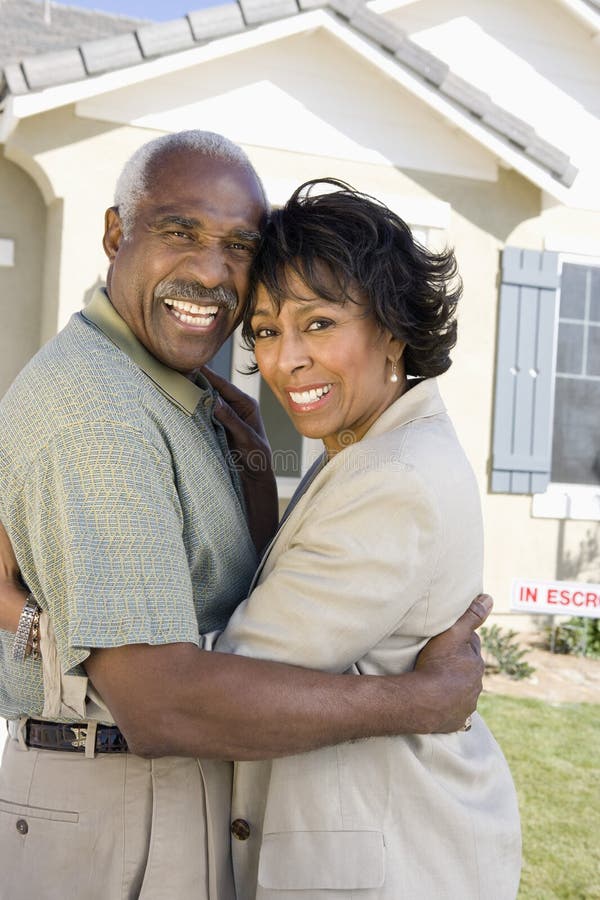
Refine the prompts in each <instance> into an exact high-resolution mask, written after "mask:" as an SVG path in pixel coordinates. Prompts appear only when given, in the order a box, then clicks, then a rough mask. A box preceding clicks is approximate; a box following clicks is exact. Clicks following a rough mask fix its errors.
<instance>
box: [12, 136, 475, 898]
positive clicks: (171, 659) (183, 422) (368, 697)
mask: <svg viewBox="0 0 600 900" xmlns="http://www.w3.org/2000/svg"><path fill="white" fill-rule="evenodd" d="M266 215H267V208H266V201H265V196H264V192H263V189H262V186H261V183H260V181H259V179H258V177H257V175H256V173H255V172H254V170H253V169H252V166H251V165H250V163H249V161H248V159H247V158H246V156H245V155H244V154H243V153H242V151H241V150H240V149H239V148H238V147H236V146H235V145H233V144H231V143H230V142H229V141H227V140H226V139H224V138H221V137H219V136H216V135H211V134H208V133H204V132H182V133H180V134H175V135H171V136H166V137H163V138H159V139H158V140H155V141H152V142H150V143H149V144H147V145H145V146H144V147H142V148H141V149H140V150H139V151H138V152H137V153H136V154H135V155H134V157H133V158H132V159H131V160H130V161H129V163H128V164H127V165H126V166H125V169H124V171H123V173H122V175H121V177H120V179H119V182H118V185H117V190H116V197H115V206H113V207H111V208H110V209H109V210H108V211H107V214H106V229H105V235H104V248H105V251H106V254H107V256H108V259H109V271H108V278H107V289H106V291H98V292H97V293H96V295H95V296H94V298H93V299H92V301H91V303H90V304H89V305H88V307H86V309H84V310H83V312H81V313H78V314H76V315H74V316H73V317H72V319H71V320H70V322H69V323H68V325H67V326H66V327H65V328H64V329H63V331H62V332H61V333H60V334H59V335H58V336H57V337H56V338H54V339H53V340H52V341H51V342H50V343H49V344H48V345H46V346H45V347H44V348H42V350H41V351H40V352H39V353H38V354H37V355H36V357H34V359H33V360H32V361H31V362H30V363H29V365H28V366H27V367H26V368H25V369H24V370H23V372H22V373H21V374H20V376H19V377H18V378H17V380H16V381H15V383H14V385H13V386H12V388H11V389H10V390H9V392H8V394H7V395H6V396H5V398H4V399H3V401H2V403H1V404H0V435H1V436H0V518H1V519H2V521H3V522H4V524H5V526H6V529H7V532H8V534H9V536H10V539H11V541H12V543H13V546H14V548H15V552H16V557H17V559H18V565H19V567H20V569H21V572H22V577H23V579H24V581H25V582H26V584H27V585H28V587H29V589H30V590H31V591H32V593H33V596H34V597H35V599H36V601H37V602H38V603H39V604H40V606H41V607H42V609H43V610H44V611H45V613H46V614H47V615H44V616H42V622H41V625H42V639H43V643H42V654H41V658H40V657H39V656H38V655H36V654H35V653H31V654H29V655H26V654H25V653H21V654H19V653H17V657H18V658H17V659H16V660H15V659H13V656H12V649H13V648H12V640H13V637H14V636H13V635H11V634H9V633H4V634H3V635H2V642H1V645H0V646H1V653H2V656H1V660H0V662H1V675H2V680H1V685H0V713H1V714H2V715H4V716H6V717H7V718H9V719H10V720H11V721H10V738H11V739H10V740H8V741H7V745H6V749H5V754H4V759H3V764H2V768H1V769H0V872H1V876H0V878H1V887H0V895H1V896H6V897H11V898H23V900H24V898H27V900H29V898H31V897H44V898H54V897H56V898H61V900H67V898H81V897H86V898H87V900H91V898H96V897H97V898H102V900H107V898H108V900H112V898H115V900H116V898H134V897H141V898H145V900H154V898H163V897H164V898H169V900H170V898H174V897H181V898H186V900H187V898H191V897H197V898H211V900H229V898H233V897H234V896H235V893H234V888H233V883H232V879H231V867H230V862H229V852H228V850H229V840H228V839H229V828H230V822H229V799H230V789H231V781H230V779H231V766H230V764H229V763H227V762H224V760H232V759H245V760H251V759H261V758H268V757H274V756H282V755H286V754H291V753H298V752H302V751H305V750H310V749H312V748H316V747H320V746H323V745H327V744H333V743H338V742H342V741H348V740H353V739H357V738H361V737H366V736H371V735H385V734H396V733H412V732H428V731H434V730H438V731H450V730H456V729H457V728H458V727H460V724H461V723H462V722H463V721H464V718H465V716H466V714H467V713H469V712H470V711H471V710H472V709H473V708H474V705H475V702H476V696H477V693H478V691H479V689H480V678H481V662H480V660H479V659H478V658H477V655H476V654H475V653H473V649H472V646H471V644H470V640H471V635H472V628H473V627H475V626H476V625H477V624H480V618H479V615H481V614H484V612H483V606H481V605H477V604H476V605H475V606H474V607H472V611H471V612H470V613H467V614H466V615H465V616H464V617H463V619H462V620H461V621H460V623H459V624H458V625H457V626H455V628H454V629H453V630H451V632H449V633H447V634H446V635H444V636H441V637H440V638H437V639H436V640H435V641H434V642H431V643H430V644H429V645H428V647H427V648H426V650H425V651H424V654H423V656H422V658H421V660H420V664H419V666H418V668H417V669H416V670H415V672H411V673H409V674H407V675H403V676H399V677H396V678H384V677H360V678H351V677H345V676H331V675H326V674H323V673H321V672H313V671H309V670H303V669H298V668H294V667H288V666H284V665H277V664H273V663H268V662H262V661H257V660H252V659H247V658H243V657H235V656H229V655H226V654H219V653H209V652H204V651H202V650H201V649H199V632H205V631H209V630H213V629H220V628H222V627H223V626H224V625H225V623H226V621H227V619H228V617H229V615H230V613H231V612H232V610H233V609H234V607H235V605H236V604H237V603H238V602H239V600H240V599H241V598H243V597H244V596H245V593H246V590H247V588H248V584H249V582H250V579H251V577H252V574H253V571H254V569H255V567H256V564H257V553H256V550H255V544H256V545H257V546H260V545H262V544H263V543H264V541H265V539H266V537H267V533H268V531H269V525H268V522H269V518H270V517H269V514H268V509H267V513H266V514H264V511H263V509H262V507H261V504H260V503H259V502H257V498H256V494H255V493H254V494H253V493H252V491H251V489H249V488H248V484H244V479H243V473H240V472H239V471H237V467H236V466H233V465H232V464H231V458H230V456H229V455H228V452H227V451H228V444H227V435H226V432H225V429H224V428H223V426H222V424H221V423H220V422H219V421H218V419H217V416H216V415H215V404H216V403H218V402H219V401H218V400H217V399H216V396H215V392H214V390H213V389H212V387H211V385H210V384H209V382H208V381H207V380H206V378H205V377H204V376H203V375H202V374H199V373H198V369H199V368H200V367H201V366H203V365H204V364H205V363H207V362H208V361H209V360H210V359H211V358H212V357H213V356H214V354H215V353H216V352H217V350H218V349H219V347H220V346H221V344H222V343H223V341H224V340H225V339H226V338H227V336H228V335H229V334H230V333H231V331H232V330H233V328H234V326H235V324H236V321H237V318H238V316H239V311H240V304H241V303H243V301H244V298H245V294H246V291H247V285H248V274H249V269H250V265H251V261H252V256H253V252H254V249H255V247H256V244H257V242H258V240H259V238H260V231H261V228H262V226H263V224H264V221H265V218H266ZM221 415H223V413H221ZM234 430H238V431H239V429H234ZM245 433H246V435H250V438H251V437H252V429H249V430H248V429H246V431H245ZM256 439H257V440H258V441H259V442H260V435H258V436H257V438H256ZM263 487H264V486H263ZM266 505H267V507H268V504H266ZM247 514H248V515H249V516H250V520H251V523H252V528H253V531H251V527H249V525H248V521H247ZM253 537H254V540H253ZM22 630H23V629H21V631H22ZM29 636H30V634H29V633H28V637H29ZM34 637H35V635H34ZM44 641H45V643H44ZM21 657H23V658H21ZM115 722H116V723H117V725H115V724H114V723H115ZM63 723H67V724H66V725H65V724H63ZM199 760H201V761H199Z"/></svg>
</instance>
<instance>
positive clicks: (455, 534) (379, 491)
mask: <svg viewBox="0 0 600 900" xmlns="http://www.w3.org/2000/svg"><path fill="white" fill-rule="evenodd" d="M325 181H326V182H327V183H326V184H323V182H320V183H319V182H309V183H307V184H306V185H303V186H302V187H301V188H299V189H298V190H297V191H296V192H295V193H294V195H293V196H292V198H291V199H290V201H289V202H288V203H287V204H286V206H285V207H284V208H283V209H282V210H279V211H276V212H275V213H274V214H273V218H272V221H271V223H270V224H269V226H268V228H267V232H266V235H265V238H264V241H263V243H262V246H261V249H260V251H259V254H258V258H257V260H256V265H255V270H254V281H253V287H252V290H251V295H250V301H249V304H248V307H247V309H246V313H245V319H244V335H245V337H246V339H247V341H248V343H249V344H250V346H251V347H252V348H253V349H254V352H255V356H256V361H257V363H258V367H259V369H260V372H261V374H262V376H263V378H264V379H265V381H266V382H267V383H268V385H269V387H270V388H271V390H272V391H273V393H274V394H275V395H276V397H277V398H278V400H279V402H280V403H281V404H282V406H283V407H284V409H285V410H286V412H287V413H288V415H289V416H290V418H291V420H292V422H293V423H294V425H295V427H296V428H297V429H298V431H299V432H300V433H301V434H303V435H305V436H307V437H311V438H320V439H322V441H323V443H324V448H325V452H324V454H323V457H322V459H321V460H320V461H319V462H318V463H316V464H315V466H314V467H313V469H312V470H311V472H310V473H309V474H308V476H307V477H306V478H305V480H304V482H303V484H302V485H301V487H300V489H299V491H298V492H297V494H296V496H295V497H294V498H293V500H292V503H291V505H290V509H289V511H288V513H287V515H286V517H285V518H284V521H283V523H282V524H281V526H280V528H279V531H278V533H277V536H276V538H275V540H274V542H273V544H272V545H271V547H270V550H269V551H268V553H267V554H266V556H265V557H264V559H263V561H262V564H261V567H260V568H259V571H258V573H257V576H256V579H255V587H254V589H253V591H252V593H251V596H250V597H249V598H248V599H247V600H246V601H244V602H243V603H242V604H241V605H240V606H239V607H238V609H237V611H236V612H235V613H234V615H233V617H232V619H231V620H230V622H229V625H228V626H227V628H226V630H225V632H224V633H223V634H222V635H221V637H220V638H219V640H218V642H217V645H216V647H217V649H218V650H220V651H223V652H234V653H240V654H245V655H248V656H253V657H261V658H264V659H270V660H278V661H282V662H287V663H295V664H297V665H300V666H309V667H312V668H321V669H324V670H329V671H332V672H344V671H348V672H358V673H369V674H388V673H399V672H407V671H410V670H411V669H412V668H413V665H414V662H415V658H416V656H417V654H418V652H419V650H420V649H421V648H422V647H423V645H424V644H425V642H426V641H427V640H428V638H429V637H431V636H432V635H435V634H438V633H439V632H441V631H443V630H444V629H445V628H447V627H448V625H450V624H451V623H452V622H453V621H454V620H455V619H456V618H457V616H458V615H459V614H460V613H461V612H462V610H463V609H464V607H465V606H466V605H467V604H468V602H469V599H470V598H471V597H472V596H473V595H475V594H477V593H478V592H479V591H480V590H481V579H482V556H483V553H482V526H481V514H480V504H479V497H478V491H477V486H476V483H475V478H474V475H473V473H472V470H471V467H470V466H469V463H468V462H467V459H466V457H465V454H464V452H463V450H462V448H461V446H460V444H459V442H458V439H457V437H456V434H455V432H454V429H453V427H452V423H451V422H450V419H449V418H448V415H447V413H446V411H445V408H444V404H443V402H442V400H441V398H440V394H439V392H438V386H437V382H436V380H435V376H437V375H441V374H442V373H443V372H445V371H446V369H448V367H449V366H450V357H449V351H450V350H451V348H452V347H453V346H454V343H455V337H456V323H455V319H454V313H455V307H456V303H457V300H458V297H459V293H460V289H459V287H458V286H457V285H456V279H455V275H456V265H455V259H454V256H453V254H452V253H451V252H448V253H442V254H439V255H437V254H433V253H430V252H429V251H427V250H426V249H425V248H424V247H422V246H420V245H419V244H417V243H416V242H415V241H414V239H413V237H412V235H411V232H410V229H409V228H408V227H407V225H406V224H405V223H404V222H403V221H402V220H401V219H399V218H398V217H397V216H396V215H395V214H394V213H393V212H391V211H390V210H389V209H387V208H386V207H385V206H383V205H381V204H380V203H378V202H376V201H374V200H373V199H371V198H369V197H366V196H364V195H361V194H359V193H357V192H356V191H354V190H352V189H351V188H349V187H348V186H346V185H344V184H343V183H341V182H338V181H335V180H331V179H326V180H325ZM319 184H323V187H325V188H326V189H327V190H328V191H329V192H328V193H320V194H316V195H315V194H314V193H312V192H313V191H314V190H315V188H316V187H318V186H319ZM331 191H332V192H331ZM232 817H233V819H235V820H237V821H238V822H242V823H246V822H247V823H249V825H250V829H249V837H248V832H247V831H246V829H245V828H242V829H241V831H240V834H239V835H238V836H239V837H241V838H244V840H234V841H233V858H234V869H235V872H236V881H237V887H238V898H239V900H251V898H256V900H267V898H278V900H284V898H285V900H302V898H306V900H309V898H310V900H317V898H318V900H330V898H333V897H340V898H342V897H344V898H348V900H350V898H355V900H356V898H358V897H361V898H365V900H374V898H377V900H384V898H385V900H401V898H406V900H420V898H422V900H433V898H435V900H442V898H448V900H456V898H461V900H475V898H480V900H511V898H514V897H515V896H516V893H517V888H518V882H519V871H520V831H519V816H518V809H517V801H516V796H515V791H514V787H513V783H512V779H511V776H510V773H509V770H508V767H507V764H506V762H505V760H504V757H503V755H502V752H501V751H500V748H499V747H498V745H497V743H496V742H495V740H494V738H493V737H492V735H491V734H490V732H489V730H488V729H487V727H486V725H485V724H484V722H483V721H482V719H481V717H480V716H479V715H477V714H476V713H475V714H474V715H473V717H472V722H471V727H470V729H469V730H466V731H463V732H459V733H455V734H439V735H419V736H408V737H406V736H403V737H395V738H373V739H371V740H367V741H362V742H358V743H353V744H345V745H342V746H337V747H332V748H330V749H325V750H319V751H315V752H312V753H306V754H303V755H301V756H296V757H288V758H285V759H278V760H274V761H273V762H268V763H267V762H265V763H239V764H238V765H237V767H236V775H235V790H234V799H233V816H232ZM234 835H235V832H234ZM246 838H247V839H246Z"/></svg>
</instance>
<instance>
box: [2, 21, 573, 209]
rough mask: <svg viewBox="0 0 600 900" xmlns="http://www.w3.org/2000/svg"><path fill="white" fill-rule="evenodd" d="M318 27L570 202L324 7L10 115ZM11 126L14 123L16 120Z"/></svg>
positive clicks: (17, 105) (58, 93) (82, 85)
mask: <svg viewBox="0 0 600 900" xmlns="http://www.w3.org/2000/svg"><path fill="white" fill-rule="evenodd" d="M315 28H324V29H326V30H327V31H329V33H330V34H332V35H333V36H334V37H336V38H337V39H338V40H340V41H341V42H342V43H344V44H345V45H346V46H347V47H349V48H350V49H351V50H354V51H355V52H356V53H358V54H359V55H361V56H362V57H364V58H365V59H366V60H368V61H369V62H370V63H371V64H372V65H374V66H375V67H376V68H377V69H379V71H380V72H382V73H383V74H384V75H386V76H387V77H388V78H391V79H392V81H394V82H395V83H396V84H399V85H401V86H402V87H404V88H405V89H406V90H408V91H409V92H410V93H411V94H412V95H413V96H414V97H417V99H419V100H421V101H423V102H424V103H425V104H427V105H428V106H430V107H431V108H432V109H434V110H435V111H436V112H437V113H439V115H441V116H442V117H443V118H444V119H446V120H447V121H448V122H450V123H451V124H453V125H455V126H456V127H457V128H459V129H460V130H461V131H462V132H464V133H465V134H467V135H468V136H469V137H471V138H472V139H473V140H474V141H476V142H477V143H479V144H481V145H483V146H484V147H485V148H486V149H488V150H489V151H490V152H491V153H492V154H494V156H496V157H498V158H499V159H500V160H502V161H503V162H504V163H506V164H507V165H508V166H510V167H512V168H514V169H515V170H516V171H517V172H520V174H521V175H523V176H524V177H525V178H527V179H528V180H529V181H531V182H532V183H533V184H535V185H537V186H538V187H539V188H541V189H542V190H543V191H546V192H547V193H548V194H550V195H551V196H552V197H554V198H555V199H557V200H559V201H560V202H561V203H565V204H568V198H569V196H570V191H569V189H568V188H566V187H564V186H563V185H561V184H559V183H558V182H557V181H556V180H555V179H554V178H553V177H552V176H551V175H550V173H549V172H548V171H546V170H545V169H544V168H543V167H541V166H539V165H537V164H536V163H534V162H533V161H532V160H530V159H527V158H526V157H525V156H524V155H523V153H522V152H521V151H519V150H517V149H516V148H515V149H513V148H512V147H511V146H510V144H509V143H508V141H507V140H505V139H503V138H501V137H500V136H496V135H495V134H494V133H493V132H492V131H490V130H489V129H488V128H486V127H485V126H484V125H481V124H479V123H478V121H477V120H476V119H474V118H473V117H472V116H470V115H469V113H468V112H466V111H464V112H463V111H462V110H461V109H459V108H458V107H456V106H455V105H454V104H453V103H452V102H451V101H450V100H448V99H446V97H444V96H443V95H442V94H441V93H440V91H439V90H438V89H437V88H435V87H433V86H431V85H428V84H427V83H426V82H425V81H424V80H423V79H422V78H421V77H420V76H418V75H416V74H414V73H412V72H410V71H409V70H407V69H405V68H404V67H403V66H401V65H400V64H399V63H398V62H396V60H395V59H394V58H393V57H390V55H389V54H388V53H385V52H384V51H383V50H382V49H381V48H380V47H379V46H378V45H375V44H374V43H372V42H371V41H370V40H369V39H367V38H364V37H361V36H360V35H358V34H355V33H354V32H353V31H352V30H351V29H349V28H348V27H346V26H345V25H343V24H342V23H341V22H340V21H339V20H338V19H336V18H335V17H334V16H332V15H331V14H330V13H328V12H326V11H325V10H322V9H317V10H312V11H311V12H307V13H301V14H300V15H297V16H292V17H290V18H287V19H281V20H279V21H277V22H269V23H268V24H266V25H261V26H259V27H258V28H253V29H247V30H246V31H243V32H240V33H239V34H236V35H232V36H230V37H227V38H221V39H219V40H216V41H211V42H210V43H208V44H204V45H203V46H201V47H194V48H192V49H190V50H184V51H181V52H179V53H172V54H168V55H166V56H163V57H161V58H160V59H156V60H152V61H150V62H145V63H139V64H138V65H136V66H131V67H130V68H128V69H119V70H118V71H114V72H108V73H106V74H104V75H98V76H96V77H93V78H86V79H85V80H84V81H77V82H73V83H71V84H67V85H59V86H57V87H51V88H45V89H44V90H42V91H39V92H35V93H33V92H32V93H29V94H23V95H20V96H15V97H12V98H11V99H12V101H13V102H12V106H11V108H10V115H11V116H14V117H15V118H17V119H19V118H26V117H27V116H33V115H36V114H37V113H41V112H45V111H47V110H49V109H53V108H54V107H56V106H63V105H65V104H68V103H74V102H76V101H78V100H83V99H86V98H89V97H93V96H97V95H98V94H101V93H105V92H108V91H114V90H120V89H122V88H124V87H127V86H129V85H133V84H138V83H140V82H143V81H147V80H149V79H151V78H156V77H159V76H161V75H165V74H169V73H171V72H175V71H180V70H182V69H185V68H188V67H190V66H194V65H198V64H199V63H202V62H205V61H207V60H212V59H216V58H217V57H222V56H227V55H229V54H232V53H237V52H239V51H240V50H245V49H248V48H250V47H257V46H259V45H262V44H265V43H267V42H270V41H276V40H279V39H281V38H284V37H289V36H290V35H294V34H302V33H305V32H307V31H310V30H312V29H315ZM10 127H11V128H12V123H11V126H10Z"/></svg>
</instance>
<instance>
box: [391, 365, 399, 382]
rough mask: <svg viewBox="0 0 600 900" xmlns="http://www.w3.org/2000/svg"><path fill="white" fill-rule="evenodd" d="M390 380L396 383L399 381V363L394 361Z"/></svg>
mask: <svg viewBox="0 0 600 900" xmlns="http://www.w3.org/2000/svg"><path fill="white" fill-rule="evenodd" d="M390 381H391V382H392V384H396V382H397V381H398V363H397V362H392V374H391V375H390Z"/></svg>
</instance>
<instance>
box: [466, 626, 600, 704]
mask: <svg viewBox="0 0 600 900" xmlns="http://www.w3.org/2000/svg"><path fill="white" fill-rule="evenodd" d="M517 641H518V643H519V645H520V646H521V647H522V648H527V649H528V653H527V655H526V656H525V657H524V661H526V662H528V663H529V664H530V665H532V666H533V667H534V668H535V672H534V673H533V675H531V676H530V677H529V678H525V679H523V680H522V681H515V680H514V679H512V678H509V677H508V675H502V674H499V673H498V674H496V673H493V674H486V675H485V677H484V691H489V692H490V693H493V694H505V695H507V696H510V697H532V698H533V699H535V700H545V701H546V702H547V703H600V659H589V658H588V657H585V656H576V655H574V654H567V655H565V654H560V653H551V652H550V651H549V650H548V649H546V648H545V647H544V646H543V639H542V636H541V635H540V634H537V633H536V632H522V633H520V634H519V636H518V639H517Z"/></svg>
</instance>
